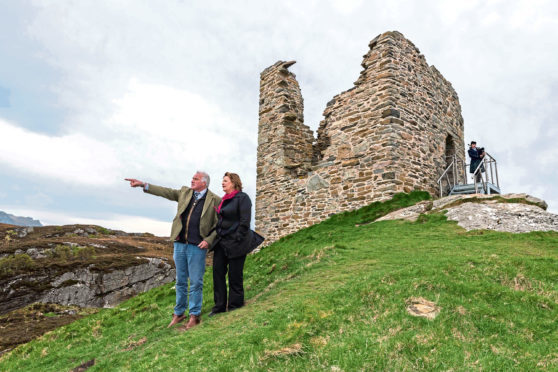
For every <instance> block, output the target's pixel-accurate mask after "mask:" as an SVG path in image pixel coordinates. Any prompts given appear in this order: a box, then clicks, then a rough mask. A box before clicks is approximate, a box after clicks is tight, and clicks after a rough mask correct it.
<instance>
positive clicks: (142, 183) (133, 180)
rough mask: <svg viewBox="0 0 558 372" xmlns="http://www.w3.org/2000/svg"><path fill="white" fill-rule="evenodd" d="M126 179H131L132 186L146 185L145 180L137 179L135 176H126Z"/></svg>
mask: <svg viewBox="0 0 558 372" xmlns="http://www.w3.org/2000/svg"><path fill="white" fill-rule="evenodd" d="M124 180H125V181H130V186H132V187H144V186H145V182H143V181H140V180H136V179H135V178H124Z"/></svg>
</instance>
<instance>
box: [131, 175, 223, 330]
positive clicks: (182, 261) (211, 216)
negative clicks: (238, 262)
mask: <svg viewBox="0 0 558 372" xmlns="http://www.w3.org/2000/svg"><path fill="white" fill-rule="evenodd" d="M126 181H130V186H132V187H143V191H144V192H146V193H148V194H153V195H157V196H161V197H163V198H166V199H169V200H173V201H176V202H178V208H177V211H176V216H175V217H174V220H173V222H172V229H171V235H170V238H171V239H172V240H174V253H173V259H174V264H175V266H176V306H175V307H174V313H173V315H172V320H171V322H170V323H169V325H168V327H172V326H174V325H175V324H177V323H179V322H181V321H182V320H184V319H185V318H186V315H185V311H186V304H188V308H189V315H190V319H189V320H188V323H187V324H186V326H184V327H182V328H181V330H188V329H190V328H192V327H194V326H196V325H198V324H200V322H201V317H200V314H201V307H202V290H203V275H204V273H205V256H206V254H207V250H208V249H210V248H211V246H212V244H213V242H214V241H215V238H216V237H217V234H216V232H215V225H216V224H217V213H216V212H215V209H216V208H217V207H218V206H219V202H220V201H221V198H219V197H218V196H217V195H215V194H214V193H212V192H211V191H209V190H208V188H207V187H208V186H209V175H208V174H207V173H206V172H202V171H197V172H196V174H194V176H193V177H192V182H191V186H190V187H187V186H182V188H180V189H179V190H177V189H171V188H167V187H161V186H156V185H152V184H148V183H145V182H143V181H139V180H136V179H134V178H126ZM188 279H189V280H190V290H189V291H188Z"/></svg>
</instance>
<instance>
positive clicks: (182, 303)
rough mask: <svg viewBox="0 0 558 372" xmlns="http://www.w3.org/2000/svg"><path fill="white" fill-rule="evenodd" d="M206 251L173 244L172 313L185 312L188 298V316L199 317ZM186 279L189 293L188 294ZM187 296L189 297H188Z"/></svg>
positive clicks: (195, 246)
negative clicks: (173, 290) (174, 297)
mask: <svg viewBox="0 0 558 372" xmlns="http://www.w3.org/2000/svg"><path fill="white" fill-rule="evenodd" d="M206 254H207V249H201V248H199V247H198V246H197V245H193V244H184V243H178V242H174V254H173V258H174V264H175V266H176V306H175V307H174V313H175V314H176V315H182V314H184V312H185V311H186V304H187V303H188V297H189V300H190V301H189V309H190V315H200V314H201V308H202V292H203V274H205V255H206ZM188 278H189V279H190V291H189V292H188ZM188 295H189V296H188Z"/></svg>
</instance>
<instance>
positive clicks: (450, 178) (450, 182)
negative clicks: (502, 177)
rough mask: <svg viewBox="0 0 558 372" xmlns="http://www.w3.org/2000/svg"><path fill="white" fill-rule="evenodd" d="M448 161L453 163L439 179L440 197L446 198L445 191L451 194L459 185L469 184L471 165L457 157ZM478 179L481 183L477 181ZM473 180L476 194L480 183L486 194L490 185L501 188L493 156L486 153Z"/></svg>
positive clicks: (448, 158) (452, 157) (453, 156)
mask: <svg viewBox="0 0 558 372" xmlns="http://www.w3.org/2000/svg"><path fill="white" fill-rule="evenodd" d="M446 159H447V160H450V159H451V161H450V163H449V165H448V166H447V167H446V169H445V170H444V172H443V173H442V175H441V176H440V178H438V187H439V190H440V197H443V196H444V191H446V193H448V194H449V192H451V190H453V188H454V187H455V186H457V185H468V184H469V182H468V178H467V173H468V172H467V170H468V167H469V166H470V163H465V162H464V161H463V160H461V159H459V158H457V156H455V155H452V156H448V157H446ZM483 170H484V171H483ZM483 174H484V177H483ZM477 179H478V180H479V182H477V181H476V180H477ZM472 180H473V184H474V185H475V193H478V192H479V183H480V186H481V187H482V189H483V190H484V192H485V193H486V192H487V190H488V184H489V183H491V184H493V185H496V186H497V187H498V189H499V188H500V182H499V179H498V164H497V162H496V159H494V158H493V157H492V155H490V154H489V153H487V152H485V156H484V157H483V158H482V161H481V162H480V163H479V165H478V166H477V168H476V169H475V171H474V172H473V173H472Z"/></svg>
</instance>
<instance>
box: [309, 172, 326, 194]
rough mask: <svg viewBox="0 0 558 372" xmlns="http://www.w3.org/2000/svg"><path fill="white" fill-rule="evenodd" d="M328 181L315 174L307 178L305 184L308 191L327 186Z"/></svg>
mask: <svg viewBox="0 0 558 372" xmlns="http://www.w3.org/2000/svg"><path fill="white" fill-rule="evenodd" d="M328 186H329V185H328V183H327V182H326V181H324V180H323V179H322V177H320V176H318V175H317V174H316V175H314V176H312V177H310V179H309V180H308V185H307V186H306V187H307V189H308V192H313V191H317V190H320V189H323V188H326V187H328Z"/></svg>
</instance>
